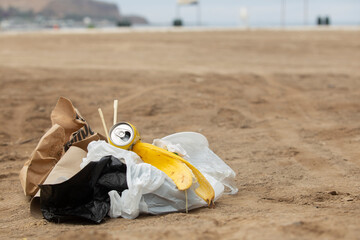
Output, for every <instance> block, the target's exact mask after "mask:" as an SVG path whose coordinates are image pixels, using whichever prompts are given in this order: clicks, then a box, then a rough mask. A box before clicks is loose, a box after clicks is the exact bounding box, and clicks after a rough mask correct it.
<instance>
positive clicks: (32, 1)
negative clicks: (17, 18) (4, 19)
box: [0, 0, 147, 24]
mask: <svg viewBox="0 0 360 240" xmlns="http://www.w3.org/2000/svg"><path fill="white" fill-rule="evenodd" d="M10 7H12V8H15V9H17V10H18V11H31V12H33V13H34V14H35V15H42V16H44V17H51V18H58V19H69V18H70V19H76V20H82V19H83V18H84V17H90V18H93V19H109V20H113V21H119V20H123V19H126V20H128V21H130V22H131V23H133V24H146V23H147V20H146V19H145V18H143V17H141V16H133V15H131V16H121V15H120V11H119V8H118V6H117V5H116V4H114V3H107V2H101V1H95V0H0V8H2V9H5V10H6V9H9V8H10ZM18 11H16V13H17V12H18Z"/></svg>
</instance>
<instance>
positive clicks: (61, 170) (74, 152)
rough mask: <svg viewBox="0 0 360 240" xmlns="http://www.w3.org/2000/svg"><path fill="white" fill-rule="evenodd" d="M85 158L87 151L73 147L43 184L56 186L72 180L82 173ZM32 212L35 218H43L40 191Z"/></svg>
mask: <svg viewBox="0 0 360 240" xmlns="http://www.w3.org/2000/svg"><path fill="white" fill-rule="evenodd" d="M84 157H86V151H84V150H83V149H81V148H78V147H75V146H71V147H70V148H69V150H68V151H67V152H66V153H65V154H64V156H62V158H61V159H60V160H59V161H58V163H57V164H56V166H55V167H54V168H53V169H52V171H51V172H50V174H49V176H48V177H47V178H46V180H45V181H44V182H43V184H56V183H61V182H63V181H65V180H68V179H70V178H71V177H73V176H74V175H75V174H76V173H77V172H79V171H80V164H81V162H82V159H83V158H84ZM30 211H31V214H32V215H33V216H34V217H38V218H42V214H41V211H40V190H38V191H37V193H36V194H35V196H34V198H33V199H32V200H31V204H30Z"/></svg>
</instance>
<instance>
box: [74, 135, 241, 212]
mask: <svg viewBox="0 0 360 240" xmlns="http://www.w3.org/2000/svg"><path fill="white" fill-rule="evenodd" d="M193 137H194V140H191V139H188V138H193ZM194 141H195V142H194ZM155 142H157V143H158V144H162V145H161V146H162V147H163V148H166V149H172V150H174V151H175V152H177V153H178V152H179V153H181V154H182V155H183V156H184V158H186V160H188V161H189V162H190V163H192V164H193V165H194V166H195V167H197V168H198V169H199V170H200V171H201V172H202V174H203V175H204V176H205V177H206V179H207V180H208V181H209V183H210V184H211V185H212V187H213V188H214V191H215V200H217V199H218V198H219V197H220V196H221V195H222V194H223V192H224V185H225V186H227V187H229V188H230V189H231V192H230V193H231V194H235V193H236V192H237V188H236V187H235V186H234V184H233V180H234V178H235V173H234V171H233V170H232V169H231V168H230V167H229V166H228V165H226V164H225V163H224V162H223V161H222V160H221V159H220V158H219V157H218V156H217V155H216V154H215V153H213V152H212V151H211V150H210V149H209V148H208V142H207V140H206V138H205V137H204V136H203V135H201V134H199V133H178V134H173V135H170V136H168V137H165V138H163V139H161V140H156V141H155ZM105 155H113V156H115V157H116V158H119V159H122V160H123V161H124V162H125V163H126V165H127V175H126V177H127V183H128V189H127V190H125V191H123V192H122V195H121V196H120V195H119V194H118V193H117V192H116V191H110V192H109V196H110V202H111V205H110V211H109V216H110V217H112V218H115V217H120V216H121V217H124V218H128V219H134V218H136V217H137V216H139V214H141V213H148V214H163V213H169V212H177V211H184V210H185V209H186V199H185V192H184V191H179V190H178V189H177V187H176V185H175V184H174V182H173V181H172V180H171V179H170V178H169V177H168V176H167V175H166V174H165V173H164V172H162V171H160V170H158V169H157V168H155V167H153V166H151V165H150V164H147V163H144V162H142V160H141V159H140V157H139V156H138V155H137V154H136V153H134V152H131V151H126V150H123V149H120V148H116V147H114V146H112V145H110V144H107V143H106V142H104V141H94V142H92V143H90V144H89V145H88V155H87V157H86V158H84V159H83V163H82V164H81V167H84V166H86V164H88V163H89V162H91V161H97V160H98V159H100V158H101V157H102V156H105ZM202 157H203V158H204V159H202ZM206 164H208V165H210V166H212V167H213V169H210V168H209V167H206V166H205V165H206ZM196 187H197V183H194V184H193V185H192V186H191V188H190V189H188V190H187V195H188V196H187V200H188V209H189V210H191V209H195V208H199V207H202V206H206V205H207V203H206V202H205V201H204V200H203V199H201V198H200V197H199V196H197V195H196V193H195V191H194V190H195V189H196Z"/></svg>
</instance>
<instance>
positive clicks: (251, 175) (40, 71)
mask: <svg viewBox="0 0 360 240" xmlns="http://www.w3.org/2000/svg"><path fill="white" fill-rule="evenodd" d="M60 96H64V97H67V98H70V99H71V100H72V101H73V103H74V105H75V106H76V107H77V108H78V109H79V111H80V112H81V114H82V115H83V116H84V117H85V118H86V120H87V121H88V122H89V123H90V125H91V127H92V128H93V129H94V130H96V131H98V132H100V133H102V134H104V132H103V130H102V126H101V121H100V119H99V117H98V113H97V109H98V107H101V108H102V109H103V112H104V115H105V118H106V119H107V121H108V123H109V124H110V121H111V119H112V107H113V103H112V102H113V100H114V99H119V119H120V120H123V121H128V122H131V123H132V124H134V125H135V126H137V128H138V129H139V130H140V132H141V135H142V137H143V139H144V141H145V142H150V143H151V142H152V140H153V139H155V138H161V137H164V136H166V135H169V134H172V133H175V132H181V131H195V132H200V133H202V134H203V135H205V136H206V137H207V138H208V140H209V143H210V148H211V149H212V150H213V151H214V152H215V153H216V154H217V155H219V156H220V157H221V158H222V159H223V160H224V161H225V162H226V163H227V164H228V165H229V166H231V167H232V168H233V169H234V171H235V172H236V173H237V177H236V185H237V187H238V188H239V193H238V194H237V195H233V196H232V195H224V196H223V197H222V198H221V199H220V200H219V201H217V202H216V207H215V208H214V209H209V208H201V209H197V210H194V211H191V212H189V213H188V214H185V213H173V214H167V215H161V216H141V217H139V218H137V219H135V220H126V219H110V218H108V219H106V221H105V222H104V223H102V224H99V225H92V224H87V223H83V222H81V223H78V222H75V223H74V222H70V223H61V224H54V223H49V222H47V221H45V220H43V219H35V218H33V217H32V216H31V215H30V211H29V199H28V198H26V197H25V196H24V194H23V192H22V188H21V185H20V181H19V177H18V174H19V171H20V169H21V167H22V166H23V164H24V162H25V161H26V160H27V158H28V157H29V155H30V154H31V152H32V150H33V149H34V148H35V146H36V145H37V143H38V141H39V139H40V138H41V136H42V135H43V134H44V133H45V131H46V130H47V129H48V128H49V127H50V126H51V121H50V112H51V110H52V108H53V107H54V106H55V104H56V101H57V99H58V97H60ZM0 99H1V105H0V110H1V115H0V116H1V118H0V122H1V128H0V139H1V141H0V180H1V181H0V213H1V214H0V238H1V239H23V238H26V239H50V238H51V239H73V238H76V239H79V240H80V239H101V240H105V239H189V240H191V239H207V240H208V239H358V238H359V236H360V159H359V145H360V102H359V99H360V32H359V31H353V30H352V31H350V30H349V31H344V30H332V31H298V30H297V31H282V30H272V31H269V30H267V31H265V30H256V31H235V30H232V31H206V32H202V31H191V32H186V31H182V32H180V31H173V32H168V31H164V32H141V31H137V32H128V33H97V34H77V33H66V34H65V33H61V32H60V33H56V34H52V33H33V34H32V33H27V34H1V33H0Z"/></svg>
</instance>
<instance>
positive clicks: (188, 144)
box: [154, 132, 238, 194]
mask: <svg viewBox="0 0 360 240" xmlns="http://www.w3.org/2000/svg"><path fill="white" fill-rule="evenodd" d="M161 141H164V142H165V143H171V144H172V147H173V148H174V146H177V145H179V146H181V147H182V151H184V150H185V154H184V159H186V160H187V161H188V162H190V163H191V164H192V165H194V166H195V167H196V168H197V169H198V170H199V171H200V172H201V173H202V174H203V175H204V176H205V177H206V178H207V176H208V175H210V176H211V177H213V178H215V179H216V180H217V181H219V182H221V183H222V184H224V185H225V186H226V187H228V188H229V189H230V194H236V193H237V192H238V189H237V188H236V186H235V183H234V180H235V176H236V174H235V172H234V171H233V170H232V169H231V168H230V167H229V166H228V165H227V164H226V163H225V162H224V161H223V160H221V158H219V157H218V156H217V155H216V154H215V153H214V152H213V151H211V149H210V148H209V143H208V141H207V139H206V137H205V136H204V135H202V134H200V133H195V132H180V133H175V134H172V135H169V136H166V137H164V138H162V139H161ZM161 141H159V140H158V139H155V140H154V145H157V144H158V145H157V146H160V144H159V142H161ZM208 180H209V179H208Z"/></svg>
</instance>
